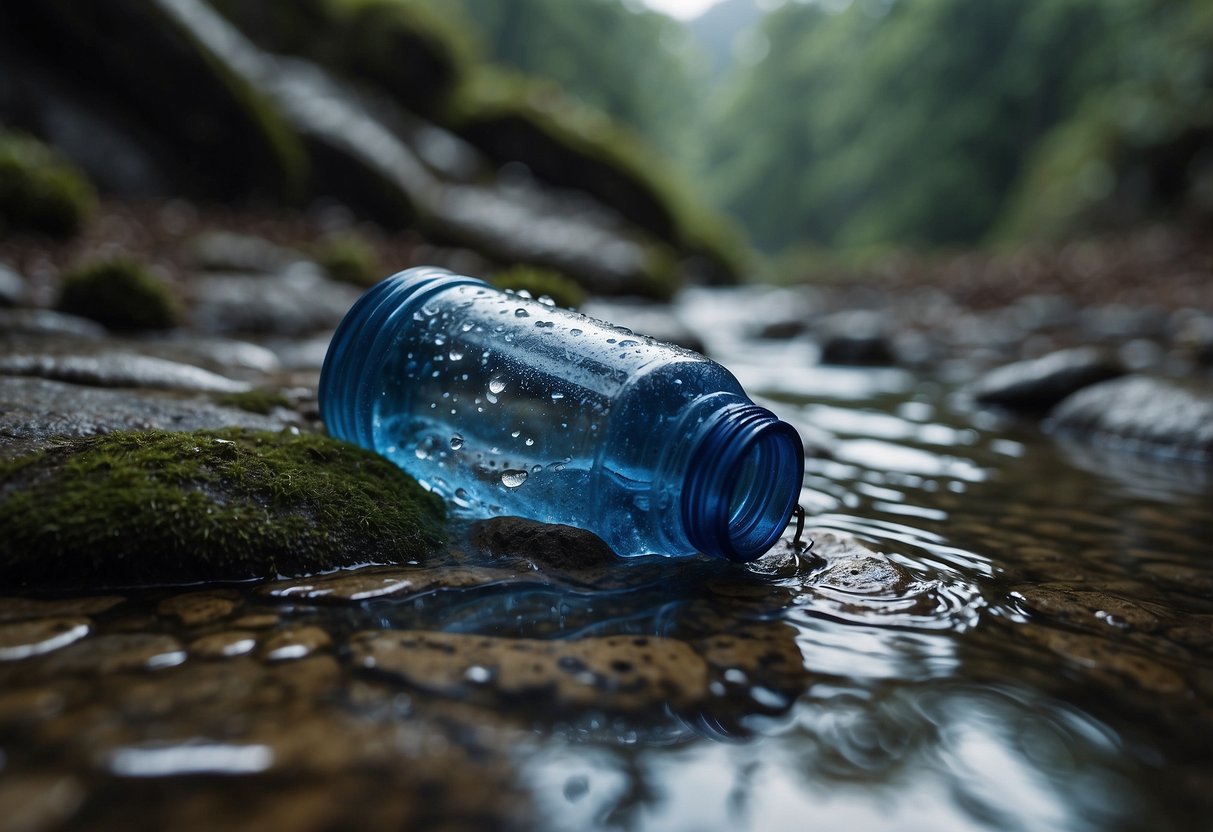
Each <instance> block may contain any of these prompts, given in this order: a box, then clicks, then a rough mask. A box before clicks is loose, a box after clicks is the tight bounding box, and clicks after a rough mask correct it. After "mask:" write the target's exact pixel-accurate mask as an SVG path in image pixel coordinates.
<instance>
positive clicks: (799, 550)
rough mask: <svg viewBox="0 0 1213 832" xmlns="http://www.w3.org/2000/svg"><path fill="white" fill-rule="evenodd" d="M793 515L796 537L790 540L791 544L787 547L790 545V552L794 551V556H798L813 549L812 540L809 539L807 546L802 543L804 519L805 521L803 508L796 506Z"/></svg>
mask: <svg viewBox="0 0 1213 832" xmlns="http://www.w3.org/2000/svg"><path fill="white" fill-rule="evenodd" d="M795 515H796V536H795V537H793V538H792V542H791V544H789V545H791V547H792V551H794V552H796V554H798V555H800V554H804V553H805V552H808V551H809V550H810V549H812V548H813V539H812V538H809V542H808V544H805V543H803V542H802V537H803V536H804V519H805V515H806V512H805V510H804V506H802V505H797V506H796V511H795Z"/></svg>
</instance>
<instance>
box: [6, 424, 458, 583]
mask: <svg viewBox="0 0 1213 832" xmlns="http://www.w3.org/2000/svg"><path fill="white" fill-rule="evenodd" d="M442 513H443V511H442V505H441V502H440V501H439V500H438V499H437V498H436V497H434V496H433V495H431V494H429V493H427V492H425V491H423V490H422V489H421V487H420V486H419V485H417V483H416V482H415V481H413V480H412V479H411V478H409V477H408V476H407V475H406V474H404V473H403V472H402V471H400V469H398V468H396V467H395V466H394V465H392V464H391V463H390V462H388V461H387V460H384V459H382V458H381V457H378V456H376V455H375V454H373V453H370V452H369V451H365V450H362V449H360V448H357V447H354V446H353V445H348V444H346V443H344V442H338V441H336V440H333V439H329V438H327V437H323V436H318V435H310V434H304V435H299V436H293V435H290V434H288V433H285V432H283V433H279V434H274V433H258V432H248V431H241V430H223V431H199V432H194V433H171V432H166V431H143V432H118V433H112V434H109V435H106V436H97V437H89V438H83V439H70V440H65V441H64V442H63V443H62V444H60V445H59V446H56V447H53V448H50V449H48V450H44V451H40V452H38V453H35V454H32V455H30V456H26V457H21V458H19V459H16V460H13V461H7V462H0V528H3V529H5V534H4V535H3V537H2V538H0V583H3V585H4V586H6V587H10V588H21V589H54V590H71V589H78V590H96V589H101V588H110V587H121V586H140V585H165V584H184V583H193V582H197V581H217V580H218V581H239V580H248V579H252V578H267V577H276V576H278V575H299V574H305V573H310V572H318V571H323V570H328V569H333V568H336V567H340V566H352V565H356V564H363V563H376V562H377V563H404V562H406V561H409V560H414V561H415V560H420V559H422V558H424V557H425V556H426V555H428V554H429V553H430V552H431V551H432V550H433V548H434V547H435V546H437V545H438V543H439V542H440V540H441V536H442V526H441V521H442Z"/></svg>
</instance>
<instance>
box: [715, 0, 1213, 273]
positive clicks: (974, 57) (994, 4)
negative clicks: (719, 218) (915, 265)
mask: <svg viewBox="0 0 1213 832" xmlns="http://www.w3.org/2000/svg"><path fill="white" fill-rule="evenodd" d="M1207 5H1208V4H1207V3H1201V2H1199V0H1186V1H1185V2H1173V0H982V2H973V0H854V2H849V3H839V2H834V3H829V4H826V3H804V2H797V3H789V4H787V5H785V6H784V7H782V8H781V9H780V10H778V11H776V12H774V13H772V14H771V15H769V16H768V18H767V20H766V22H765V25H764V26H763V28H762V37H763V38H764V39H765V42H764V43H763V44H761V47H762V48H760V49H757V50H754V55H755V58H756V59H755V61H754V62H753V65H752V66H750V67H749V68H748V69H746V70H745V71H743V72H742V73H741V75H740V77H738V78H736V79H735V83H734V86H733V88H732V90H731V93H730V95H729V96H728V99H727V101H726V102H725V104H724V106H723V108H722V110H721V112H720V114H719V117H718V118H717V125H716V129H715V131H714V133H711V134H710V135H711V136H712V148H711V152H710V154H709V156H708V158H709V167H708V170H709V171H710V173H711V177H712V181H713V184H714V185H715V187H716V189H717V192H718V193H719V195H720V196H721V198H722V199H723V201H724V202H725V204H726V205H727V206H728V207H729V208H730V209H731V210H732V211H734V212H735V213H736V214H737V215H738V216H739V217H740V218H741V219H742V220H743V221H744V222H745V223H746V224H747V225H748V226H749V228H750V230H751V233H752V234H753V236H754V237H755V239H756V240H757V241H758V242H759V244H761V245H762V246H764V247H765V248H767V249H770V250H774V249H780V248H783V247H786V246H788V245H790V244H793V243H799V242H806V241H807V242H814V243H824V244H829V245H843V246H869V245H878V244H887V243H910V244H915V243H920V244H938V243H948V242H970V241H974V240H977V239H979V238H981V237H982V236H983V235H985V234H986V233H987V232H988V231H989V229H990V228H991V226H992V225H993V224H994V223H995V222H996V221H997V220H998V218H999V216H1000V214H1001V213H1002V212H1003V210H1004V208H1005V206H1006V204H1007V194H1008V193H1009V192H1011V191H1013V190H1015V189H1016V188H1017V185H1016V183H1017V182H1018V181H1019V180H1020V179H1021V176H1022V175H1023V174H1024V170H1025V167H1026V164H1027V160H1028V159H1029V158H1030V157H1032V156H1033V154H1034V152H1035V151H1036V150H1037V149H1038V147H1039V146H1040V143H1041V140H1042V138H1043V137H1045V136H1046V135H1047V134H1049V133H1050V131H1051V130H1052V129H1053V128H1055V127H1056V126H1057V125H1059V124H1061V123H1063V122H1065V121H1067V120H1070V119H1073V118H1075V117H1076V116H1077V114H1078V113H1080V112H1081V111H1084V110H1085V109H1086V108H1088V107H1089V106H1090V104H1089V103H1088V102H1089V101H1090V99H1091V96H1092V95H1093V94H1095V93H1096V92H1098V91H1106V90H1108V89H1111V88H1113V87H1115V86H1118V85H1122V84H1125V83H1128V82H1130V81H1131V82H1132V83H1141V82H1144V83H1147V84H1150V83H1158V82H1161V81H1162V76H1164V75H1166V74H1167V72H1166V70H1165V68H1164V66H1170V63H1172V62H1173V61H1174V50H1175V48H1176V46H1177V41H1179V40H1181V39H1182V38H1183V37H1188V38H1189V39H1193V36H1192V35H1191V32H1190V28H1191V27H1190V24H1191V22H1192V20H1194V19H1195V18H1196V16H1198V15H1202V14H1203V15H1204V16H1205V17H1207V16H1208V15H1207V14H1206V13H1205V12H1202V11H1200V9H1201V8H1202V7H1207ZM1177 7H1183V8H1184V9H1185V10H1183V11H1177V10H1176V9H1177ZM1185 33H1186V34H1185ZM1195 40H1197V41H1199V40H1200V38H1198V37H1197V38H1195ZM1208 42H1209V41H1208V39H1207V38H1206V39H1205V40H1204V41H1203V43H1204V44H1205V45H1206V47H1207V44H1208ZM1201 48H1204V51H1203V52H1201ZM1201 48H1196V47H1193V48H1189V49H1188V50H1187V51H1188V52H1189V53H1195V54H1203V55H1204V56H1205V57H1206V59H1207V56H1208V54H1209V53H1208V50H1207V48H1205V47H1201ZM1195 63H1198V64H1199V63H1200V61H1195ZM1185 71H1186V72H1187V73H1188V74H1189V75H1191V76H1200V74H1201V72H1202V71H1204V72H1205V76H1204V79H1203V80H1200V79H1199V78H1195V79H1194V80H1193V81H1192V82H1191V84H1190V89H1189V92H1190V94H1189V95H1188V96H1187V97H1186V99H1185V100H1186V101H1187V103H1188V105H1189V106H1190V105H1191V104H1192V103H1193V102H1194V101H1203V102H1205V103H1206V105H1207V102H1208V101H1209V95H1208V83H1207V81H1208V76H1207V67H1206V69H1205V70H1198V69H1194V68H1193V67H1190V66H1188V67H1186V68H1185ZM1151 78H1153V82H1151V81H1150V79H1151ZM1202 84H1203V86H1202ZM1147 97H1149V96H1147Z"/></svg>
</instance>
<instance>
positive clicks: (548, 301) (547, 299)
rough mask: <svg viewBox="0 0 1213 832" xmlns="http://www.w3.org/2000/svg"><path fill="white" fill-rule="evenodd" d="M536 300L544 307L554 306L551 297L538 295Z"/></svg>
mask: <svg viewBox="0 0 1213 832" xmlns="http://www.w3.org/2000/svg"><path fill="white" fill-rule="evenodd" d="M536 300H538V301H539V302H540V303H542V304H543V305H544V306H555V305H556V301H555V300H554V299H553V298H552V296H551V295H540V296H539V297H538V298H536Z"/></svg>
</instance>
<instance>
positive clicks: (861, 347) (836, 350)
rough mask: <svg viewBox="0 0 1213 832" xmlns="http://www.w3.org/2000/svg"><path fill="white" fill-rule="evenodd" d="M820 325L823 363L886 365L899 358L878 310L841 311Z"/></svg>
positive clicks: (894, 362)
mask: <svg viewBox="0 0 1213 832" xmlns="http://www.w3.org/2000/svg"><path fill="white" fill-rule="evenodd" d="M821 327H822V334H821V338H822V341H821V363H822V364H841V365H849V366H875V367H887V366H892V365H894V364H896V363H897V361H898V359H897V353H896V350H895V348H894V346H893V342H892V340H891V338H890V337H889V331H888V324H887V322H886V321H885V319H884V317H883V316H882V315H881V314H880V313H878V312H872V311H867V310H858V311H853V312H839V313H836V314H834V315H831V316H830V317H829V318H827V319H825V320H824V321H822V323H821Z"/></svg>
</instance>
